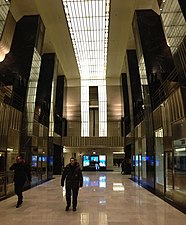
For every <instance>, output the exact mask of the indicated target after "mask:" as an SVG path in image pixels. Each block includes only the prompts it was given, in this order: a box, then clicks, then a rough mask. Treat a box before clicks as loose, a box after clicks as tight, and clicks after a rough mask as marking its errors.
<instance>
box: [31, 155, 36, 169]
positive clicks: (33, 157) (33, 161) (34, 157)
mask: <svg viewBox="0 0 186 225" xmlns="http://www.w3.org/2000/svg"><path fill="white" fill-rule="evenodd" d="M32 167H37V156H32Z"/></svg>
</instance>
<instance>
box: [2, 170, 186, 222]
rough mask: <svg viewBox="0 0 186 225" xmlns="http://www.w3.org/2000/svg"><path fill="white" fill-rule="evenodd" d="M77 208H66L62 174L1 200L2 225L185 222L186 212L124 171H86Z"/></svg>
mask: <svg viewBox="0 0 186 225" xmlns="http://www.w3.org/2000/svg"><path fill="white" fill-rule="evenodd" d="M83 177H84V187H83V188H82V189H81V190H80V191H79V196H78V207H77V211H76V212H73V211H72V209H70V211H68V212H66V211H65V206H66V204H65V190H63V189H62V188H61V186H60V176H57V177H55V179H53V180H51V181H49V182H46V183H44V184H42V185H39V186H37V187H34V188H32V189H30V190H28V191H25V192H24V203H23V205H22V207H20V208H18V209H17V208H15V205H16V200H17V199H16V196H13V197H11V198H8V199H6V200H3V201H1V202H0V225H20V224H21V225H185V224H186V215H185V214H183V213H182V212H180V211H178V210H177V209H175V208H174V207H172V206H170V205H169V204H168V203H166V202H164V201H163V200H161V199H160V198H158V197H156V196H155V195H153V194H152V193H150V192H148V191H147V190H145V189H144V188H142V187H140V186H138V185H137V184H136V183H134V182H133V181H131V180H130V179H129V176H127V175H121V173H120V172H105V173H102V172H84V173H83Z"/></svg>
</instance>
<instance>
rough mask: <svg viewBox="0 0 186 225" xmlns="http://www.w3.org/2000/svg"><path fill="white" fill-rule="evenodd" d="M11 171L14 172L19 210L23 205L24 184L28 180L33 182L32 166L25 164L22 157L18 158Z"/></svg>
mask: <svg viewBox="0 0 186 225" xmlns="http://www.w3.org/2000/svg"><path fill="white" fill-rule="evenodd" d="M9 169H10V170H13V171H14V185H15V186H14V188H15V193H16V195H17V197H18V201H17V205H16V208H19V207H20V206H21V204H22V203H23V194H22V192H23V187H24V184H25V182H26V180H28V181H29V182H31V173H30V166H29V165H28V164H26V163H25V160H24V159H23V157H22V156H17V157H16V163H14V164H13V165H12V166H11V167H10V168H9Z"/></svg>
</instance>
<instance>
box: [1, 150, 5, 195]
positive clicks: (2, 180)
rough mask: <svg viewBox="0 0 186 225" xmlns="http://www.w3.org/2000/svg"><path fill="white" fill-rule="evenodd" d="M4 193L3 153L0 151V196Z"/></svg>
mask: <svg viewBox="0 0 186 225" xmlns="http://www.w3.org/2000/svg"><path fill="white" fill-rule="evenodd" d="M5 195H6V176H5V153H4V152H1V151H0V198H3V197H4V196H5Z"/></svg>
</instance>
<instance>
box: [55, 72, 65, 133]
mask: <svg viewBox="0 0 186 225" xmlns="http://www.w3.org/2000/svg"><path fill="white" fill-rule="evenodd" d="M65 104H66V78H65V76H64V75H63V76H58V78H57V87H56V100H55V110H54V131H55V132H56V133H58V134H59V135H62V133H63V134H64V133H65V126H64V125H63V123H64V122H63V116H64V115H63V112H64V109H65V107H66V105H65Z"/></svg>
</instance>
